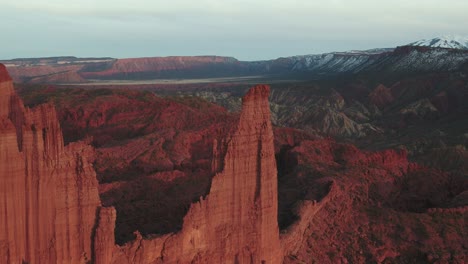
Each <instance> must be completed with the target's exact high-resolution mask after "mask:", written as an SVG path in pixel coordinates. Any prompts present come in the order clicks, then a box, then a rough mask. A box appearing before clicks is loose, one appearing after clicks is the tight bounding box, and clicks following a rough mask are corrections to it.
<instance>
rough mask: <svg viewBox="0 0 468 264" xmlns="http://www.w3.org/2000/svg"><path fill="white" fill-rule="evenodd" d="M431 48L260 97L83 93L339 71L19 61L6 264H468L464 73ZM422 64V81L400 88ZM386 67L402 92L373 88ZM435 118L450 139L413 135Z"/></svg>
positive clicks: (231, 86) (0, 165) (6, 185)
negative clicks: (432, 60)
mask: <svg viewBox="0 0 468 264" xmlns="http://www.w3.org/2000/svg"><path fill="white" fill-rule="evenodd" d="M432 52H433V51H432V50H431V49H427V48H422V47H417V48H415V47H412V48H411V47H400V48H398V49H396V50H395V51H384V52H383V53H379V54H374V53H360V54H351V55H350V54H338V53H337V54H332V55H333V56H331V57H332V59H333V60H338V61H343V60H344V61H349V60H352V61H356V60H357V61H360V62H359V63H360V64H359V65H358V66H355V67H353V68H347V69H341V70H340V69H334V70H333V71H331V72H333V74H336V73H337V72H341V71H344V72H346V73H351V72H357V71H358V70H359V71H361V70H362V69H367V70H368V71H367V72H365V71H364V72H365V74H368V73H369V72H370V75H365V74H364V73H362V74H361V75H359V76H358V77H357V78H356V79H352V78H351V79H349V80H348V79H345V80H344V81H342V83H341V82H335V81H334V82H332V83H331V84H330V83H325V82H324V83H320V82H317V83H314V84H308V83H307V84H298V83H297V82H292V84H287V85H284V86H281V85H280V84H278V83H275V84H273V85H272V86H271V87H270V86H269V85H253V87H251V88H250V89H248V91H247V89H246V84H238V83H223V84H212V85H211V86H210V85H206V84H188V85H185V86H182V85H180V86H177V85H175V86H172V85H166V84H163V85H160V84H158V85H149V86H148V85H146V86H145V85H140V84H137V85H135V87H134V88H135V89H116V87H115V86H113V85H110V86H108V87H103V86H100V85H99V84H96V85H94V86H92V85H91V86H89V87H88V88H83V86H79V87H78V88H77V87H73V85H74V84H77V83H87V82H88V81H89V79H90V78H102V79H109V78H127V77H128V78H140V77H142V76H149V75H151V77H155V76H156V77H160V76H164V77H167V76H172V75H173V74H175V75H177V74H180V73H181V72H182V73H183V74H188V75H189V76H192V75H193V76H203V77H205V75H206V74H208V75H209V76H208V77H217V76H218V75H219V76H223V74H224V73H225V72H232V71H234V72H236V75H242V74H244V73H246V72H248V73H252V72H253V73H255V74H258V73H262V74H263V73H265V72H266V71H270V72H275V71H284V70H285V69H287V71H290V70H291V71H299V72H300V71H303V70H304V69H306V68H307V67H309V68H308V70H310V71H312V72H314V74H320V73H321V71H326V70H327V69H325V68H321V69H315V68H313V69H312V68H310V67H312V66H310V65H309V64H310V61H311V60H312V61H313V60H319V59H323V57H322V58H320V57H312V58H306V57H294V58H288V59H278V60H275V61H265V62H262V63H252V64H248V63H245V62H238V61H236V60H233V59H231V58H223V57H201V58H196V57H195V58H178V57H177V58H165V59H153V60H152V59H136V60H118V61H115V60H112V59H101V60H97V64H80V63H82V62H76V63H75V62H72V63H70V65H65V66H57V67H55V66H54V67H50V66H34V65H33V66H31V67H29V66H27V67H26V66H24V68H23V66H14V67H9V68H8V71H10V69H11V71H12V75H13V76H14V78H15V81H17V82H20V84H15V85H14V84H13V80H12V78H11V77H10V75H9V73H8V71H7V68H6V67H5V66H3V65H2V64H0V230H1V231H0V263H6V264H10V263H11V264H13V263H15V264H16V263H30V264H37V263H57V264H58V263H60V264H61V263H99V264H107V263H115V264H120V263H122V264H127V263H128V264H130V263H148V264H150V263H235V264H242V263H259V264H267V263H460V264H461V263H466V262H467V261H468V257H467V256H468V241H467V237H468V230H467V224H466V221H467V220H468V205H467V201H468V195H467V193H468V180H467V177H466V175H467V174H466V173H467V167H466V158H467V151H466V149H465V148H464V147H463V146H459V145H454V144H453V142H459V141H460V137H461V136H460V133H463V131H464V130H463V129H464V128H465V125H464V124H465V122H466V117H463V114H464V113H466V110H467V109H466V103H464V102H463V100H464V99H465V98H467V94H466V92H465V91H466V87H467V86H466V78H467V77H466V72H467V69H466V68H460V69H461V70H458V71H456V72H448V73H447V72H445V71H443V72H437V73H433V72H429V71H427V70H426V69H425V68H424V67H425V66H427V64H425V63H424V59H427V57H428V56H429V57H430V56H435V55H434V54H433V53H432ZM443 52H445V53H444V56H448V55H447V54H449V55H450V56H455V57H457V56H458V57H460V58H465V57H466V52H464V51H450V50H448V51H447V50H443ZM436 54H439V53H436ZM454 54H455V55H454ZM409 55H411V56H409ZM415 57H416V58H418V59H421V58H423V59H422V60H423V63H420V64H418V65H416V66H414V67H413V68H414V69H415V70H414V72H415V73H414V74H415V75H414V76H413V75H412V76H409V75H408V76H405V77H398V79H397V77H395V75H394V74H395V72H398V74H401V72H406V71H407V68H408V67H410V66H407V65H408V64H407V60H408V58H411V59H414V58H415ZM328 58H330V56H328V57H327V59H328ZM65 59H66V58H65ZM75 59H76V58H72V59H71V60H72V61H73V60H75ZM21 63H25V64H34V63H35V62H27V61H21ZM93 63H94V62H93ZM384 63H392V64H391V65H400V66H399V67H400V68H395V69H396V70H395V69H393V68H391V67H390V66H385V65H384ZM335 64H336V63H333V65H335ZM324 65H325V64H324ZM402 65H403V66H402ZM460 65H463V61H461V60H460V61H458V60H457V61H454V60H450V59H447V60H446V61H443V62H441V63H440V65H436V66H434V67H433V68H431V69H437V70H440V69H442V68H444V67H453V68H454V69H455V68H456V69H459V68H458V67H459V66H460ZM384 66H385V67H384ZM63 67H65V68H63ZM327 67H328V66H327ZM379 67H380V68H379ZM395 67H396V66H395ZM437 67H439V68H440V69H439V68H437ZM382 69H384V71H385V74H382V75H379V76H378V77H379V78H381V79H382V80H385V82H386V83H392V85H384V84H378V85H374V84H373V83H374V82H373V81H370V80H373V79H372V78H377V77H375V76H374V75H373V74H374V73H375V72H376V71H378V70H379V71H380V70H382ZM171 71H175V72H171ZM431 71H432V70H431ZM210 74H211V75H210ZM295 74H296V73H295ZM301 74H303V72H302V73H301ZM212 75H213V76H212ZM368 76H372V77H368ZM366 78H368V79H366ZM379 81H380V80H379ZM382 82H384V81H382ZM37 83H40V85H38V84H37ZM56 83H61V84H63V85H64V86H63V87H62V86H60V85H57V86H56V85H54V84H56ZM369 83H372V84H369ZM42 84H43V85H42ZM41 85H42V86H41ZM328 85H329V86H330V87H333V88H330V87H328ZM202 86H206V87H207V88H206V87H202ZM239 86H242V87H243V88H242V89H238V87H239ZM340 87H345V88H340ZM440 87H443V88H440ZM109 88H110V89H109ZM117 88H118V87H117ZM441 89H443V90H441ZM148 90H149V91H154V90H157V91H158V92H160V94H158V93H152V92H148ZM174 91H175V92H174ZM241 93H242V95H241ZM421 98H423V99H421ZM214 103H217V104H218V105H217V104H214ZM220 105H221V106H220ZM226 109H228V110H226ZM434 120H442V121H444V122H445V123H443V122H441V123H440V124H442V125H440V126H439V127H440V128H441V129H442V128H444V129H445V128H446V127H449V128H450V129H452V126H449V125H447V124H456V129H455V128H453V131H455V132H454V133H453V135H452V134H449V135H447V136H445V137H439V136H437V137H436V136H432V137H431V138H429V137H426V138H421V139H420V138H419V137H415V136H414V135H415V134H416V133H419V132H418V130H417V129H419V127H416V128H415V126H414V124H417V125H420V127H421V128H422V129H425V128H426V127H427V126H430V125H432V123H433V122H434ZM447 120H448V121H447ZM272 121H273V123H272ZM428 124H429V125H428ZM437 125H439V123H437ZM398 129H401V131H404V132H402V134H398V133H397V132H395V131H397V130H398ZM447 130H448V129H447ZM414 131H417V132H414ZM460 131H461V132H460ZM436 132H437V131H436ZM434 133H435V132H434ZM440 133H442V132H440ZM431 135H432V134H431ZM465 135H466V134H465ZM334 138H337V139H334ZM382 138H384V140H382ZM415 138H416V139H418V140H415ZM433 138H443V139H444V140H445V141H444V142H442V143H438V144H437V145H434V144H435V143H433V142H432V140H433ZM464 140H466V139H464ZM392 141H394V142H397V143H395V144H393V143H392ZM462 141H463V139H462ZM381 142H385V144H383V143H381ZM389 142H390V143H389ZM379 144H383V145H379ZM392 144H393V145H392ZM356 145H359V147H365V146H367V145H369V146H370V147H369V149H360V148H358V147H357V146H356ZM387 148H389V149H387ZM390 148H391V149H390ZM447 157H449V159H447Z"/></svg>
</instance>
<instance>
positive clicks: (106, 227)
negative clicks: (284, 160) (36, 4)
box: [0, 66, 283, 263]
mask: <svg viewBox="0 0 468 264" xmlns="http://www.w3.org/2000/svg"><path fill="white" fill-rule="evenodd" d="M0 88H1V89H0V93H1V97H0V103H1V104H0V114H1V115H0V121H1V122H0V125H1V126H0V143H1V144H0V162H1V165H2V166H1V167H0V176H1V177H0V183H1V184H0V206H1V207H0V209H1V210H0V228H1V232H0V261H1V263H20V262H22V261H23V262H26V263H88V262H90V263H280V262H281V261H282V254H283V253H282V250H281V248H280V241H279V230H278V222H277V211H278V201H277V171H276V161H275V150H274V144H273V130H272V126H271V122H270V118H271V117H270V110H269V104H268V95H269V91H270V90H269V87H268V86H262V85H260V86H256V87H254V88H252V89H251V90H250V91H249V92H248V94H247V95H246V96H245V97H244V98H243V110H242V113H241V116H240V121H239V123H238V125H237V128H236V132H234V133H233V134H232V135H230V136H229V137H228V138H227V139H226V140H224V141H221V142H218V143H215V145H214V160H213V173H215V176H214V178H213V180H212V185H211V189H210V192H209V194H208V195H207V196H206V197H200V201H199V202H197V203H195V204H192V205H191V207H190V209H189V212H188V213H187V215H186V216H185V218H184V222H183V227H182V230H181V231H180V232H177V233H170V234H166V235H164V236H162V237H156V238H143V237H142V236H141V235H140V234H139V232H138V231H136V236H137V238H136V239H135V240H134V241H132V242H129V243H127V244H125V245H124V246H118V245H116V244H115V238H114V228H115V218H116V212H115V209H114V208H112V207H109V208H103V207H101V203H100V200H99V197H98V190H97V186H98V183H97V180H96V175H95V172H94V170H93V168H92V166H91V163H90V161H91V158H92V156H93V151H92V148H91V147H89V146H87V145H85V144H83V143H70V144H68V145H67V146H65V147H64V143H63V138H62V132H61V128H60V125H59V123H58V119H57V114H56V112H55V109H54V107H53V106H51V105H48V104H46V105H40V106H38V107H36V108H34V109H29V108H25V107H24V105H23V103H22V101H21V99H19V97H18V96H17V95H16V93H15V92H14V89H13V85H12V81H11V78H10V77H9V76H8V74H7V72H6V70H5V68H4V67H3V66H2V67H1V68H0Z"/></svg>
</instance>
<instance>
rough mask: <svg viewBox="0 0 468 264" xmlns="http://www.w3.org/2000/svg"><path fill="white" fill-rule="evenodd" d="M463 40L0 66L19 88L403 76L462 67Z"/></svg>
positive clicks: (465, 58)
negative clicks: (271, 54) (246, 55)
mask: <svg viewBox="0 0 468 264" xmlns="http://www.w3.org/2000/svg"><path fill="white" fill-rule="evenodd" d="M467 47H468V41H467V40H466V39H464V38H461V37H457V38H447V37H445V38H442V37H441V38H434V39H432V40H421V41H417V42H413V43H410V44H408V45H406V46H401V47H397V48H386V49H371V50H365V51H347V52H331V53H325V54H318V55H302V56H292V57H284V58H278V59H273V60H265V61H239V60H237V59H235V58H232V57H220V56H185V57H184V56H173V57H152V58H130V59H113V58H76V57H51V58H36V59H34V58H33V59H14V60H5V61H0V63H3V64H5V65H6V66H7V68H8V70H9V72H10V74H11V76H12V77H13V79H14V80H15V81H16V82H21V83H60V84H70V83H75V84H76V83H87V82H96V81H97V82H99V81H103V80H154V79H196V78H214V77H239V76H264V77H265V78H268V79H270V78H282V79H284V78H285V79H322V78H328V77H333V76H337V75H343V74H357V73H361V72H379V73H388V74H405V73H418V72H433V71H452V70H455V69H458V68H460V67H462V66H463V65H465V64H468V48H467Z"/></svg>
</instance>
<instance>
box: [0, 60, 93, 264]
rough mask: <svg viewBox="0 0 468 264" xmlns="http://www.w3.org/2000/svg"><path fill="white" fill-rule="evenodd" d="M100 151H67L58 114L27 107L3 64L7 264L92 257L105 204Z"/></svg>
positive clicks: (1, 216) (1, 239) (3, 249)
mask: <svg viewBox="0 0 468 264" xmlns="http://www.w3.org/2000/svg"><path fill="white" fill-rule="evenodd" d="M92 157H93V150H92V148H91V147H89V146H87V145H85V144H83V143H71V144H69V145H67V146H66V147H64V143H63V138H62V132H61V129H60V125H59V123H58V119H57V115H56V112H55V109H54V107H53V106H51V105H41V106H38V107H36V108H34V109H29V108H25V107H24V105H23V103H22V101H21V99H19V97H18V96H17V95H16V93H15V92H14V89H13V84H12V81H11V79H10V77H9V76H8V73H7V72H6V70H5V67H4V66H3V65H0V262H1V263H86V262H88V261H90V260H92V255H93V253H92V240H91V234H92V233H93V229H94V225H95V217H96V212H97V209H98V207H99V206H100V200H99V196H98V190H97V186H98V183H97V180H96V175H95V173H94V170H93V168H92V166H91V158H92Z"/></svg>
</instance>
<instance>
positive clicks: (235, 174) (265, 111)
mask: <svg viewBox="0 0 468 264" xmlns="http://www.w3.org/2000/svg"><path fill="white" fill-rule="evenodd" d="M268 95H269V87H268V86H256V87H254V88H252V89H251V90H250V91H249V92H248V93H247V95H245V96H244V98H243V108H242V113H241V117H240V121H239V124H238V127H237V131H236V132H235V133H234V134H233V135H232V136H231V137H229V138H228V139H227V140H226V142H227V148H226V154H225V156H224V159H222V158H221V159H220V161H219V163H218V162H214V167H215V170H216V168H217V167H218V168H219V172H218V173H217V174H216V175H215V176H214V178H213V181H212V185H211V189H210V192H209V194H208V195H207V196H206V197H205V198H203V197H201V199H200V201H199V202H197V203H195V204H192V206H191V208H190V210H189V212H188V214H187V215H186V216H185V218H184V224H183V228H182V230H181V231H180V232H179V233H176V234H168V235H165V236H163V237H159V238H155V239H149V240H146V239H143V238H142V237H141V236H140V235H138V234H137V239H136V240H135V241H133V242H131V243H127V244H126V245H125V246H123V247H119V248H116V249H115V251H114V256H113V263H157V262H164V263H280V262H281V260H282V251H281V249H280V242H279V231H278V223H277V209H278V208H277V207H278V202H277V171H276V161H275V156H274V155H275V151H274V145H273V130H272V127H271V122H270V110H269V106H268ZM219 144H222V143H219ZM216 149H218V148H216ZM220 149H222V148H220ZM216 156H222V155H216V151H215V158H216ZM98 230H99V229H98Z"/></svg>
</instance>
